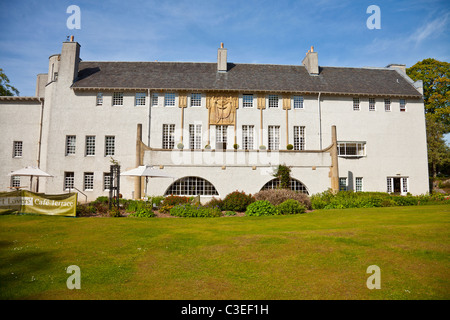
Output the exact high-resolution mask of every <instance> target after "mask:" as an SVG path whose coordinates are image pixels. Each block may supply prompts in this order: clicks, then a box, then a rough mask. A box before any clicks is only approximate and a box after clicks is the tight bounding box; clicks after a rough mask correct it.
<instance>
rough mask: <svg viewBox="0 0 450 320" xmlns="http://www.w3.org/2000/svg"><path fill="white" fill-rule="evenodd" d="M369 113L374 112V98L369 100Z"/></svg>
mask: <svg viewBox="0 0 450 320" xmlns="http://www.w3.org/2000/svg"><path fill="white" fill-rule="evenodd" d="M369 111H375V98H369Z"/></svg>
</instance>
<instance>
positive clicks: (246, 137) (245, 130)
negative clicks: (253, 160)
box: [242, 125, 255, 150]
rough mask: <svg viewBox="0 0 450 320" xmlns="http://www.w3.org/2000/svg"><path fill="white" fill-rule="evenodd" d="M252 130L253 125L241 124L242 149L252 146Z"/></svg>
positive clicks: (248, 148) (251, 147) (250, 148)
mask: <svg viewBox="0 0 450 320" xmlns="http://www.w3.org/2000/svg"><path fill="white" fill-rule="evenodd" d="M254 131H255V126H247V125H243V126H242V149H244V150H252V149H253V148H254V145H253V142H254V138H253V136H254Z"/></svg>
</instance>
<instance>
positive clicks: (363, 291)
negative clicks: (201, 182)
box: [0, 205, 450, 300]
mask: <svg viewBox="0 0 450 320" xmlns="http://www.w3.org/2000/svg"><path fill="white" fill-rule="evenodd" d="M449 218H450V206H449V205H436V206H411V207H389V208H370V209H343V210H317V211H314V212H311V213H306V214H301V215H293V216H271V217H226V218H179V219H176V218H173V219H171V218H92V217H91V218H66V217H55V216H32V215H22V216H16V215H4V216H0V299H165V300H171V299H181V300H184V299H212V300H215V299H227V300H228V299H230V300H231V299H233V300H234V299H238V300H245V299H275V300H277V299H288V300H290V299H295V300H297V299H449V298H450V276H449V271H450V268H449V267H450V255H449V253H450V237H449V222H450V219H449ZM70 265H77V266H79V267H80V269H81V289H79V290H77V289H73V290H69V289H67V286H66V280H67V278H68V277H69V276H70V274H68V273H66V268H67V267H68V266H70ZM370 265H377V266H379V267H380V270H381V289H378V290H377V289H373V290H369V289H368V288H367V286H366V281H367V278H368V277H369V276H370V274H367V273H366V269H367V267H368V266H370Z"/></svg>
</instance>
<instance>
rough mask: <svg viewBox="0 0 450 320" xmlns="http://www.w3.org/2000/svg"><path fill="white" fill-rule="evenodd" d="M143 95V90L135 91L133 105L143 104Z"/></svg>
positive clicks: (144, 95)
mask: <svg viewBox="0 0 450 320" xmlns="http://www.w3.org/2000/svg"><path fill="white" fill-rule="evenodd" d="M145 97H146V94H145V92H136V95H135V98H134V100H135V105H136V106H145Z"/></svg>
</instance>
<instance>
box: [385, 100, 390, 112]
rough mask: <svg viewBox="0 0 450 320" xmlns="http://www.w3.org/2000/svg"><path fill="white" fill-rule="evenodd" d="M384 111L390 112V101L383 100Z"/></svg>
mask: <svg viewBox="0 0 450 320" xmlns="http://www.w3.org/2000/svg"><path fill="white" fill-rule="evenodd" d="M384 111H391V99H384Z"/></svg>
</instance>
